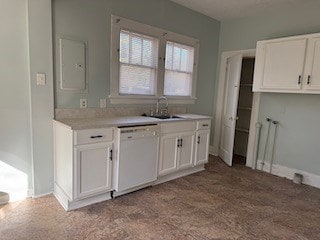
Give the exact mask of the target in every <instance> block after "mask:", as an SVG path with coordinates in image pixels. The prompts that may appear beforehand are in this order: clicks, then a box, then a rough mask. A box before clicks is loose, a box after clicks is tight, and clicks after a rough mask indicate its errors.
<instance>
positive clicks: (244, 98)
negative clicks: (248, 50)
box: [233, 58, 255, 164]
mask: <svg viewBox="0 0 320 240" xmlns="http://www.w3.org/2000/svg"><path fill="white" fill-rule="evenodd" d="M254 61H255V59H254V58H243V59H242V67H241V77H240V87H239V98H238V104H237V105H238V107H237V121H236V129H235V138H234V148H233V163H234V164H245V163H246V156H247V148H248V138H249V128H250V118H251V111H252V99H253V92H252V83H253V72H254Z"/></svg>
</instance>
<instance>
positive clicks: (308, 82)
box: [307, 75, 311, 85]
mask: <svg viewBox="0 0 320 240" xmlns="http://www.w3.org/2000/svg"><path fill="white" fill-rule="evenodd" d="M310 80H311V75H308V81H307V84H308V85H309V84H310Z"/></svg>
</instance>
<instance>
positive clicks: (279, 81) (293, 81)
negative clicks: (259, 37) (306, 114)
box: [253, 34, 320, 93]
mask: <svg viewBox="0 0 320 240" xmlns="http://www.w3.org/2000/svg"><path fill="white" fill-rule="evenodd" d="M319 67H320V34H312V35H302V36H296V37H288V38H281V39H274V40H266V41H260V42H258V43H257V52H256V61H255V73H254V82H253V91H254V92H283V93H320V68H319Z"/></svg>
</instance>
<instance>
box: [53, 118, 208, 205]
mask: <svg viewBox="0 0 320 240" xmlns="http://www.w3.org/2000/svg"><path fill="white" fill-rule="evenodd" d="M210 127H211V120H210V119H201V120H188V121H179V122H178V121H177V122H175V121H172V122H164V123H157V124H151V125H150V124H149V125H143V126H138V127H137V126H135V127H121V128H118V126H112V127H108V128H95V129H83V130H74V129H72V128H70V127H68V126H66V125H63V124H61V123H59V122H58V121H54V123H53V130H54V131H53V132H54V195H55V197H56V198H57V200H58V201H59V203H60V204H61V205H62V207H63V208H64V209H65V210H66V211H69V210H74V209H77V208H80V207H84V206H87V205H90V204H93V203H97V202H101V201H105V200H109V199H112V198H113V197H118V196H121V195H123V194H127V193H130V192H134V191H137V190H140V189H142V188H146V187H149V186H154V185H157V184H160V183H164V182H167V181H170V180H173V179H176V178H179V177H183V176H186V175H190V174H193V173H196V172H199V171H203V170H204V164H205V163H207V162H208V155H209V138H210Z"/></svg>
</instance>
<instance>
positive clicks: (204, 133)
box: [195, 130, 210, 165]
mask: <svg viewBox="0 0 320 240" xmlns="http://www.w3.org/2000/svg"><path fill="white" fill-rule="evenodd" d="M209 140H210V130H199V131H197V134H196V153H195V165H200V164H204V163H207V162H208V156H209Z"/></svg>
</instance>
